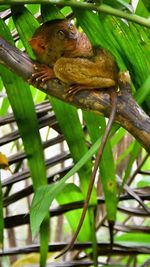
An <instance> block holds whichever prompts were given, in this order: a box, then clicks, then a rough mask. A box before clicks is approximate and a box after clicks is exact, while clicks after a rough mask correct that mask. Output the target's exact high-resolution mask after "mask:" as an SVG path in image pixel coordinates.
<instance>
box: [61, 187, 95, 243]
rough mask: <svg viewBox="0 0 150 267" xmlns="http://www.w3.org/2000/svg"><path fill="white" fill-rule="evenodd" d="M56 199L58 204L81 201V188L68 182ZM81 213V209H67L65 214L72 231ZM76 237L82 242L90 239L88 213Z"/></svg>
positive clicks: (74, 229) (75, 227)
mask: <svg viewBox="0 0 150 267" xmlns="http://www.w3.org/2000/svg"><path fill="white" fill-rule="evenodd" d="M56 200H57V201H58V203H59V204H60V205H63V204H68V203H73V202H76V201H83V200H84V198H83V194H82V193H81V190H80V189H79V188H78V187H77V186H76V185H74V184H72V183H69V184H67V186H66V187H65V188H64V189H63V190H62V191H61V192H59V194H58V195H57V196H56ZM81 213H82V209H78V210H76V211H69V212H67V213H66V214H65V216H66V218H67V220H68V222H69V224H70V225H71V228H72V230H73V231H74V232H75V231H76V229H77V226H78V223H79V220H80V217H81ZM85 233H86V235H85ZM77 239H78V240H79V241H82V242H85V241H90V240H91V225H90V222H89V215H88V213H87V214H86V217H85V220H84V223H83V225H82V228H81V230H80V233H79V235H78V237H77Z"/></svg>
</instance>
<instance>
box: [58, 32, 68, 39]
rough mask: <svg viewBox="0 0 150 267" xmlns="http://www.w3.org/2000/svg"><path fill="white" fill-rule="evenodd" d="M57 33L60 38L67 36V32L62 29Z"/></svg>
mask: <svg viewBox="0 0 150 267" xmlns="http://www.w3.org/2000/svg"><path fill="white" fill-rule="evenodd" d="M57 35H58V38H59V39H60V40H64V39H65V37H66V35H65V32H64V31H62V30H60V31H58V32H57Z"/></svg>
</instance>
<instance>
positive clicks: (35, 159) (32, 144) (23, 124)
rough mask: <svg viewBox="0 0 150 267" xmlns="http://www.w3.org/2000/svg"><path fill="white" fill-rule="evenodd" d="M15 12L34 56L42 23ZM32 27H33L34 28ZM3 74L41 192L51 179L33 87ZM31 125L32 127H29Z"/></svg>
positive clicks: (42, 236)
mask: <svg viewBox="0 0 150 267" xmlns="http://www.w3.org/2000/svg"><path fill="white" fill-rule="evenodd" d="M12 13H13V19H14V22H15V25H16V28H17V29H18V33H19V35H20V38H21V39H22V42H23V44H24V46H25V47H26V50H27V51H28V53H30V54H32V51H31V48H30V47H29V44H28V38H29V36H31V34H32V33H33V31H34V30H35V28H36V27H37V26H38V23H36V21H35V18H34V17H33V16H32V14H30V13H29V12H28V10H27V9H26V8H24V7H20V9H18V8H16V9H15V11H14V9H13V10H12ZM32 18H33V21H32ZM1 24H2V22H1ZM30 25H32V27H31V26H30ZM5 28H6V27H5ZM1 71H2V79H3V82H4V85H5V88H6V91H7V94H8V97H9V100H10V103H11V106H12V109H13V112H14V116H15V119H16V121H17V124H18V128H19V132H20V134H21V137H22V140H23V145H24V149H25V152H26V154H27V157H28V164H29V168H30V172H31V178H32V182H33V187H34V190H37V188H38V187H39V186H40V185H44V184H47V179H46V168H45V160H44V154H43V147H42V142H41V138H40V134H39V128H38V121H37V116H36V112H35V108H34V103H33V99H32V95H31V92H30V87H29V86H28V85H27V83H25V82H24V81H23V80H22V79H21V78H19V77H17V76H16V75H15V74H12V73H11V72H10V71H5V69H4V68H3V67H2V68H1ZM8 77H9V78H8ZM12 84H13V90H12ZM27 125H28V126H29V127H27ZM47 220H48V219H47ZM48 221H49V220H48ZM41 227H42V229H44V231H43V230H41V231H40V240H41V243H42V244H43V239H45V246H41V259H40V266H41V267H44V266H45V263H46V258H47V257H46V254H47V249H46V250H45V247H46V246H47V247H48V242H47V237H48V232H49V225H48V222H46V220H44V222H43V225H42V226H41ZM45 231H47V235H45Z"/></svg>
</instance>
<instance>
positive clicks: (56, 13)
mask: <svg viewBox="0 0 150 267" xmlns="http://www.w3.org/2000/svg"><path fill="white" fill-rule="evenodd" d="M41 15H42V19H43V21H44V22H46V21H50V20H54V19H65V16H64V15H63V14H62V13H61V12H60V10H59V9H58V8H57V7H56V6H55V5H49V6H48V5H41Z"/></svg>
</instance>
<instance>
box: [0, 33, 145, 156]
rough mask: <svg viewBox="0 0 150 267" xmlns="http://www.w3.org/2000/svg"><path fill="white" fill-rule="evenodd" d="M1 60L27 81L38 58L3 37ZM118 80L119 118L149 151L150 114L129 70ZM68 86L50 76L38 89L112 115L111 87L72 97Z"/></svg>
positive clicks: (1, 40) (81, 106)
mask: <svg viewBox="0 0 150 267" xmlns="http://www.w3.org/2000/svg"><path fill="white" fill-rule="evenodd" d="M0 63H1V64H3V65H4V66H6V67H7V68H9V69H10V70H12V71H13V72H15V73H16V74H17V75H19V76H21V77H22V78H23V79H24V80H25V81H28V79H29V78H30V77H31V75H32V73H34V64H35V61H33V60H31V59H30V58H29V57H28V56H27V55H26V54H25V53H23V52H21V51H20V50H18V49H17V48H16V47H14V46H12V45H11V44H9V43H8V42H6V41H5V40H4V39H3V38H1V37H0ZM119 83H120V92H119V94H118V99H117V114H116V122H117V123H119V124H120V126H122V127H123V128H125V129H126V130H127V131H128V132H130V133H131V134H132V135H133V136H134V137H135V138H136V139H137V140H138V141H139V142H140V143H141V145H142V146H143V147H144V148H145V149H146V150H147V151H148V152H149V153H150V117H149V116H148V115H147V114H146V113H145V112H144V111H143V110H142V109H141V107H140V106H139V105H138V104H137V103H136V101H135V99H134V98H133V96H132V94H131V91H130V81H129V76H128V74H127V73H122V74H121V75H120V81H119ZM66 88H67V86H66V84H64V83H62V82H61V81H59V80H58V79H51V80H49V81H48V82H47V83H46V84H45V85H44V86H43V87H42V88H38V89H40V90H42V91H43V92H45V93H47V94H48V95H51V96H53V97H56V98H59V99H60V100H62V101H65V102H67V103H70V104H72V105H75V106H76V107H79V108H81V109H84V110H89V111H93V112H95V113H98V114H100V115H104V116H106V117H109V114H110V110H111V99H110V93H109V89H107V90H84V91H82V92H78V93H77V94H76V95H75V96H74V98H69V97H68V96H67V95H66V93H65V90H66Z"/></svg>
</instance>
